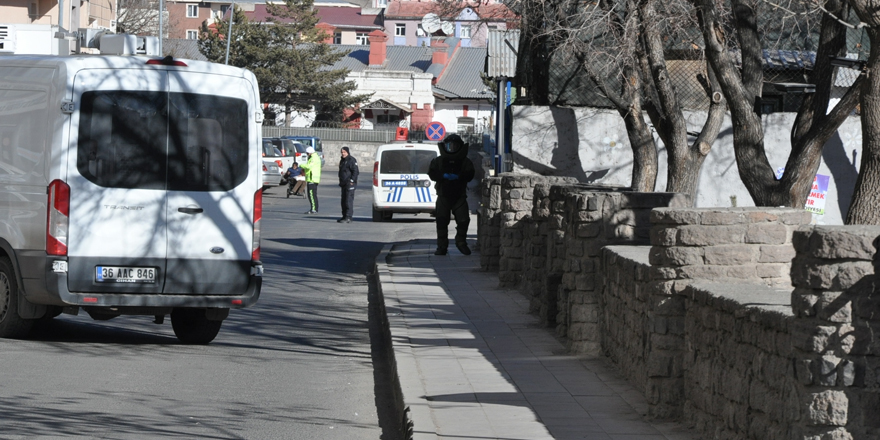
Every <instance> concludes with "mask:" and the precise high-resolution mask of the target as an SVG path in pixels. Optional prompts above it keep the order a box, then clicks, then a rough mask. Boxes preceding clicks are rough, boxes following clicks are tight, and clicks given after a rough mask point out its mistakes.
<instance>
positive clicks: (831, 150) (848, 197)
mask: <svg viewBox="0 0 880 440" xmlns="http://www.w3.org/2000/svg"><path fill="white" fill-rule="evenodd" d="M846 153H847V152H846V147H844V145H843V141H842V140H841V139H840V134H839V133H834V136H831V139H828V142H826V143H825V148H823V149H822V160H824V161H825V165H827V166H828V169H829V170H830V171H831V175H832V176H833V177H834V182H835V184H836V185H837V207H838V208H839V209H840V216H841V217H842V220H846V213H847V212H848V211H849V204H850V202H851V201H852V196H853V191H855V187H856V178H857V177H858V176H859V171H858V169H857V168H856V166H857V165H856V164H857V163H858V152H857V151H856V150H855V149H853V151H852V161H851V162H850V158H849V157H848V156H847V154H846Z"/></svg>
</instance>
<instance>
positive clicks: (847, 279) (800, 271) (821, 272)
mask: <svg viewBox="0 0 880 440" xmlns="http://www.w3.org/2000/svg"><path fill="white" fill-rule="evenodd" d="M818 261H820V260H812V261H809V260H808V261H804V260H802V259H801V258H796V259H795V261H793V262H792V268H791V280H792V283H793V284H794V285H795V286H804V287H811V288H813V289H827V290H846V289H849V288H850V287H852V286H854V285H855V284H856V283H857V282H859V281H861V280H862V279H864V278H866V277H868V276H871V275H873V273H874V267H873V265H872V264H871V263H870V262H868V261H850V262H845V263H828V264H821V263H818Z"/></svg>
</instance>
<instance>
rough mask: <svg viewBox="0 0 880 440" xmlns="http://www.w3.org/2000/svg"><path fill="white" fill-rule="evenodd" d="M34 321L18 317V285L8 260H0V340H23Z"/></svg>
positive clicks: (4, 258)
mask: <svg viewBox="0 0 880 440" xmlns="http://www.w3.org/2000/svg"><path fill="white" fill-rule="evenodd" d="M33 325H34V321H33V320H31V319H22V318H21V317H20V316H18V283H17V282H16V280H15V271H14V270H13V269H12V262H11V261H9V258H6V257H3V258H0V338H12V339H16V338H23V337H25V336H27V335H28V333H30V331H31V328H32V327H33Z"/></svg>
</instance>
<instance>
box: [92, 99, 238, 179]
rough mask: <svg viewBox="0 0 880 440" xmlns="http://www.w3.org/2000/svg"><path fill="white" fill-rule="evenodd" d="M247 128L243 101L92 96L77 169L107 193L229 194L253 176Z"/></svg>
mask: <svg viewBox="0 0 880 440" xmlns="http://www.w3.org/2000/svg"><path fill="white" fill-rule="evenodd" d="M247 121H248V114H247V103H246V102H245V101H244V100H241V99H235V98H226V97H219V96H212V95H197V94H193V93H164V92H129V91H96V92H86V93H83V97H82V105H81V107H80V124H79V140H78V141H79V148H78V153H77V169H78V170H79V173H80V174H81V175H82V176H83V177H85V178H86V179H88V180H89V181H91V182H93V183H95V184H96V185H99V186H104V187H114V188H138V189H166V188H167V189H169V190H173V191H227V190H230V189H232V188H235V187H236V186H238V185H239V184H240V183H242V182H243V181H244V180H245V178H246V177H247V175H248V165H247V164H248V129H247V128H248V126H247Z"/></svg>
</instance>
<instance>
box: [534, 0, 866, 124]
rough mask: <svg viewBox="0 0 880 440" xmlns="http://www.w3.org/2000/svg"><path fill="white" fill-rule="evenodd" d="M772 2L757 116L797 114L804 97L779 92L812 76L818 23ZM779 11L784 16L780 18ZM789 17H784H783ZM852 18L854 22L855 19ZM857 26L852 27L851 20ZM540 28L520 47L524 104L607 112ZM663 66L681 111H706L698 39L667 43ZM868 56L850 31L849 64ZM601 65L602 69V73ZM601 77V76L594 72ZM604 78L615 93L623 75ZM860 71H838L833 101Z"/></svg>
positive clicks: (690, 36) (862, 40)
mask: <svg viewBox="0 0 880 440" xmlns="http://www.w3.org/2000/svg"><path fill="white" fill-rule="evenodd" d="M771 1H773V0H769V1H768V2H764V3H761V2H758V4H759V7H758V8H759V10H758V11H757V16H758V21H759V23H758V29H759V31H760V33H761V39H762V45H763V47H764V50H763V51H762V52H763V53H762V55H763V60H762V61H763V67H764V84H765V85H764V90H763V93H762V95H763V97H762V102H761V111H762V113H772V112H779V111H796V110H797V109H798V108H799V106H800V103H801V102H802V100H803V96H804V95H803V92H797V91H792V90H789V89H783V88H782V87H777V86H776V85H777V84H784V83H805V82H806V80H807V75H808V74H809V73H810V71H811V70H812V69H813V65H814V63H815V60H816V49H817V45H818V38H819V31H820V28H819V24H820V22H821V20H820V18H821V16H820V15H819V14H820V13H819V12H817V10H812V11H808V10H804V11H788V12H784V11H783V10H782V9H778V8H776V9H774V8H772V5H770V3H771ZM780 11H783V12H780ZM785 11H787V10H785ZM853 15H855V14H853ZM850 21H851V22H853V23H855V24H857V23H858V20H857V19H855V18H851V19H850ZM541 31H542V30H541V29H540V28H539V29H537V30H535V31H532V32H533V34H531V35H530V34H529V29H528V28H526V29H524V31H523V34H522V36H521V38H522V40H521V41H520V56H519V58H520V60H519V64H518V70H517V81H518V82H519V85H520V86H523V87H525V88H526V90H527V96H528V100H529V101H530V103H531V104H537V105H569V106H584V107H600V108H611V107H613V105H612V103H611V101H610V100H609V99H608V98H607V97H606V96H605V95H604V94H603V93H602V91H601V89H600V87H598V86H597V84H596V83H594V82H593V81H592V80H591V79H590V78H589V76H588V75H587V74H586V72H585V71H584V69H583V66H582V65H581V64H580V62H579V61H578V60H577V57H575V56H572V54H571V53H563V52H562V51H561V50H554V46H553V44H554V43H552V42H551V40H550V39H549V38H546V37H542V36H541V35H539V34H538V35H535V34H534V32H541ZM667 37H668V38H666V39H665V40H664V41H666V44H667V50H666V63H667V69H668V72H669V79H670V81H671V82H672V84H673V86H674V88H675V90H676V92H677V93H678V100H679V102H680V103H681V106H682V107H683V108H684V109H687V110H705V109H708V107H709V94H708V93H707V91H706V88H705V87H704V85H703V84H704V79H705V78H706V76H707V73H706V60H705V57H704V54H703V51H702V49H700V47H702V46H703V43H702V36H701V35H700V34H699V32H698V31H697V30H691V31H688V33H686V34H685V35H681V34H679V35H668V36H667ZM727 41H728V43H731V44H733V45H732V46H731V47H730V48H729V50H730V52H731V54H732V55H733V56H734V57H735V58H737V57H739V49H738V47H736V46H735V43H736V41H737V39H736V38H728V39H727ZM869 51H870V47H869V45H868V38H867V36H866V33H865V29H864V28H859V27H855V26H854V27H852V28H849V29H848V30H847V38H846V56H847V58H852V59H858V60H866V59H867V55H868V53H869ZM585 59H586V61H584V62H585V63H586V62H589V63H601V61H600V58H594V57H591V56H589V54H587V56H586V57H585ZM604 65H606V64H603V66H604ZM600 69H601V68H600ZM605 69H607V70H608V73H609V75H607V76H606V77H605V78H603V79H604V82H605V84H606V85H607V87H608V89H610V90H620V83H619V79H620V77H621V74H620V73H619V72H617V73H615V72H614V71H613V67H605ZM857 75H858V71H856V70H852V69H847V68H843V67H841V68H838V72H837V74H836V77H835V79H834V86H835V90H834V91H832V93H833V94H836V95H837V96H840V95H841V94H842V93H844V92H845V90H846V89H847V88H848V87H849V86H850V85H852V83H853V81H855V78H856V77H857Z"/></svg>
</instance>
